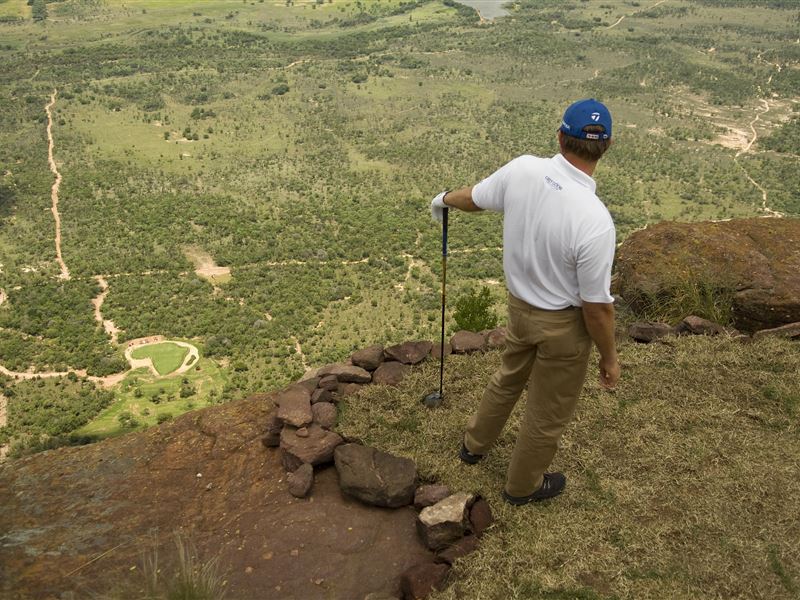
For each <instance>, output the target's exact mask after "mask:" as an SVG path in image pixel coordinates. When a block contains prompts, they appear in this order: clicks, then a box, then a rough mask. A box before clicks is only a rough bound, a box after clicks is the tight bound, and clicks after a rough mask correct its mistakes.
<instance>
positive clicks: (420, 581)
mask: <svg viewBox="0 0 800 600" xmlns="http://www.w3.org/2000/svg"><path fill="white" fill-rule="evenodd" d="M449 572H450V566H449V565H445V564H437V563H432V562H431V563H421V564H418V565H414V566H413V567H411V568H410V569H408V570H407V571H405V572H404V573H403V574H402V575H401V576H400V589H401V590H402V592H403V600H422V599H423V598H427V597H428V595H429V594H430V593H431V592H433V591H434V590H437V591H438V590H442V589H444V586H445V580H446V579H447V574H448V573H449Z"/></svg>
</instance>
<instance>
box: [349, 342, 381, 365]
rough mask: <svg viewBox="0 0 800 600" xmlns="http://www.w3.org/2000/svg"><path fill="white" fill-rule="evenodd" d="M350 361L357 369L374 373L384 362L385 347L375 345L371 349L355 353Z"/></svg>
mask: <svg viewBox="0 0 800 600" xmlns="http://www.w3.org/2000/svg"><path fill="white" fill-rule="evenodd" d="M350 361H351V362H352V363H353V364H354V365H356V366H357V367H361V368H362V369H366V370H367V371H374V370H375V369H377V368H378V367H379V366H380V364H381V363H382V362H383V346H381V345H380V344H375V345H374V346H370V347H369V348H364V349H363V350H359V351H358V352H354V353H353V355H352V356H351V357H350Z"/></svg>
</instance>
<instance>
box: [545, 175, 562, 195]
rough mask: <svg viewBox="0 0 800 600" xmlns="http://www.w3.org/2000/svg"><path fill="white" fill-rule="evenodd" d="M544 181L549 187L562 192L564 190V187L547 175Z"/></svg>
mask: <svg viewBox="0 0 800 600" xmlns="http://www.w3.org/2000/svg"><path fill="white" fill-rule="evenodd" d="M544 180H545V181H546V182H547V185H549V186H550V187H551V188H553V189H554V190H558V191H559V192H560V191H561V190H563V189H564V188H563V187H561V184H560V183H558V182H557V181H553V180H552V179H550V177H548V176H547V175H545V177H544Z"/></svg>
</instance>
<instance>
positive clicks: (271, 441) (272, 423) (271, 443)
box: [261, 410, 283, 448]
mask: <svg viewBox="0 0 800 600" xmlns="http://www.w3.org/2000/svg"><path fill="white" fill-rule="evenodd" d="M282 429H283V421H281V420H280V419H279V418H278V411H277V410H271V411H270V412H269V414H268V415H267V424H266V431H265V433H264V437H262V438H261V443H262V444H264V445H265V446H266V447H267V448H277V447H278V446H279V445H280V443H281V430H282Z"/></svg>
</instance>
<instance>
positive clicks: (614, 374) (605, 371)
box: [597, 357, 620, 390]
mask: <svg viewBox="0 0 800 600" xmlns="http://www.w3.org/2000/svg"><path fill="white" fill-rule="evenodd" d="M597 366H598V368H599V370H600V385H601V386H603V387H604V388H605V389H607V390H613V389H614V388H615V387H616V385H617V382H618V381H619V374H620V366H619V360H617V359H616V358H614V359H613V360H608V359H605V358H602V357H601V358H600V362H599V363H598V364H597Z"/></svg>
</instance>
